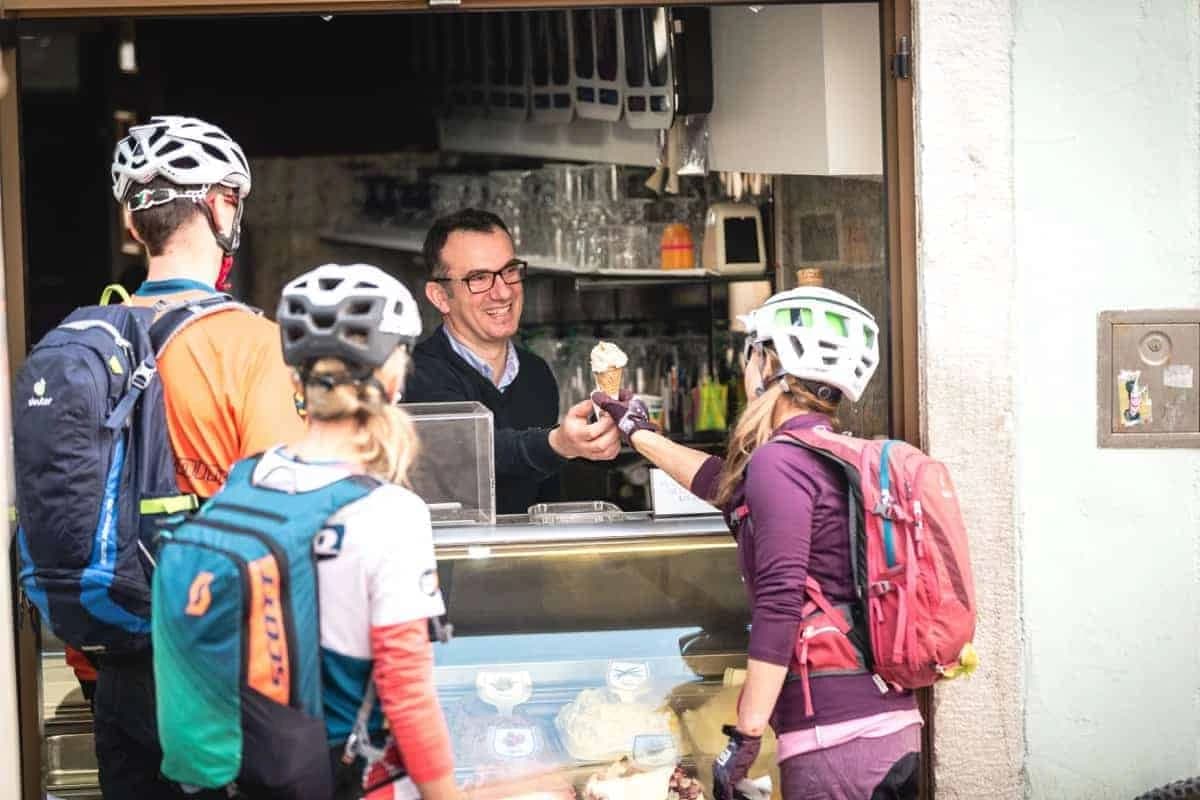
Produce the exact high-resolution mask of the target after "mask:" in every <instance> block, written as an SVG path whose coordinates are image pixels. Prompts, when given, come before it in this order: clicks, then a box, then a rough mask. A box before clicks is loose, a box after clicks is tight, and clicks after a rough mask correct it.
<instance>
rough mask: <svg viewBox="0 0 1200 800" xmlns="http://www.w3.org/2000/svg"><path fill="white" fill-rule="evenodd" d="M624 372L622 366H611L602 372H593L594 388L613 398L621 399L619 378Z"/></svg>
mask: <svg viewBox="0 0 1200 800" xmlns="http://www.w3.org/2000/svg"><path fill="white" fill-rule="evenodd" d="M624 372H625V369H624V368H623V367H613V368H612V369H606V370H604V372H593V373H592V375H594V376H595V378H596V388H598V389H599V390H600V391H602V392H604V393H605V394H606V395H608V396H609V397H611V398H612V399H613V400H620V399H621V378H622V376H623V374H624Z"/></svg>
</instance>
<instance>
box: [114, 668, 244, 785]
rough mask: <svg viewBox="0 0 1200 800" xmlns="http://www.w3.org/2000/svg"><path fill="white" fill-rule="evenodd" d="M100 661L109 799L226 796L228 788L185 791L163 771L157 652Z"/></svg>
mask: <svg viewBox="0 0 1200 800" xmlns="http://www.w3.org/2000/svg"><path fill="white" fill-rule="evenodd" d="M99 662H100V663H99V664H97V669H96V673H97V677H96V693H95V696H94V697H93V699H92V706H93V716H94V718H95V738H96V762H97V764H98V766H99V768H100V791H101V793H102V794H103V795H104V800H160V798H170V799H171V800H179V798H184V797H186V798H191V799H192V800H217V798H224V797H225V796H226V795H225V792H224V791H205V792H200V793H197V794H185V793H184V792H183V790H182V789H181V788H180V787H179V785H178V784H176V783H174V782H172V781H168V780H167V779H165V778H163V777H162V775H160V774H159V766H160V765H161V763H162V749H161V748H160V747H159V744H158V722H157V720H156V719H155V716H154V668H153V661H152V657H151V655H150V654H149V653H146V654H142V655H137V656H128V657H120V658H118V657H112V656H110V657H105V658H101V659H99Z"/></svg>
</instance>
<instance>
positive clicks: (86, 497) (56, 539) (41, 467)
mask: <svg viewBox="0 0 1200 800" xmlns="http://www.w3.org/2000/svg"><path fill="white" fill-rule="evenodd" d="M232 305H233V304H232V301H231V300H230V298H228V297H227V296H225V295H214V296H213V297H212V298H206V299H204V300H200V301H194V302H192V303H190V304H187V305H179V306H170V307H167V308H165V309H160V310H158V311H157V312H156V310H155V309H153V308H137V307H133V306H126V305H112V306H106V305H100V306H87V307H84V308H80V309H77V310H75V311H74V312H72V313H71V314H70V316H68V317H67V318H66V319H65V320H64V321H63V322H62V323H61V324H60V325H59V326H58V327H56V328H54V329H53V330H52V331H50V332H49V333H47V334H46V335H45V336H44V337H43V338H42V340H41V341H39V342H38V343H37V344H36V345H35V346H34V348H33V350H32V351H31V352H30V354H29V358H28V359H27V360H26V362H25V365H24V367H23V368H22V369H21V372H20V373H19V374H18V375H17V378H16V381H15V383H14V387H13V400H14V402H13V457H14V462H15V473H16V475H15V478H16V489H17V492H16V494H17V498H16V499H17V518H18V521H19V527H18V530H17V548H18V553H19V556H20V581H21V588H22V589H23V590H24V592H25V594H26V596H27V597H28V598H29V600H30V601H31V602H32V603H33V604H34V605H35V606H36V607H37V609H38V611H39V612H40V613H41V615H42V617H43V619H44V620H45V621H46V622H47V624H48V625H49V626H50V628H51V629H52V630H53V631H54V633H55V634H56V635H57V636H58V637H59V638H60V639H62V640H63V641H64V642H66V643H67V644H69V645H71V646H72V647H75V648H76V649H79V650H87V651H90V652H122V651H134V650H140V649H143V648H145V647H146V646H147V645H148V643H149V633H150V573H151V571H152V569H153V563H152V561H151V558H150V550H151V548H152V547H153V545H154V542H153V538H154V535H155V525H156V522H157V520H159V519H161V517H162V516H163V515H165V514H168V513H174V512H179V511H188V510H192V509H194V508H195V507H196V498H195V497H193V496H191V495H180V493H179V489H178V487H177V485H176V482H175V459H174V456H173V455H172V453H171V446H170V441H169V439H168V434H167V425H166V417H165V414H164V407H163V398H162V387H161V384H160V382H159V381H158V380H157V379H156V372H157V350H158V349H159V348H160V347H162V346H164V343H165V342H166V341H168V340H169V338H170V336H171V335H172V334H173V333H174V332H175V331H177V330H178V329H179V328H180V327H182V326H183V325H185V324H187V323H188V322H190V321H191V320H194V319H197V318H198V317H200V316H202V315H203V314H205V313H211V312H212V311H213V310H216V309H218V308H222V307H231V306H232ZM156 313H158V314H159V315H160V316H159V317H158V320H157V321H156V320H155V315H156Z"/></svg>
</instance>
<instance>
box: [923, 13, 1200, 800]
mask: <svg viewBox="0 0 1200 800" xmlns="http://www.w3.org/2000/svg"><path fill="white" fill-rule="evenodd" d="M916 5H917V8H916V46H917V50H916V52H917V74H916V77H917V84H916V86H917V100H916V102H917V115H918V123H917V128H918V146H917V152H918V192H919V195H920V201H919V226H920V230H919V236H920V240H919V247H920V255H919V264H920V269H921V284H920V290H921V303H922V337H923V338H922V349H923V352H922V356H923V358H922V363H923V364H924V373H923V376H922V377H923V382H924V385H923V400H924V415H925V420H926V427H927V430H926V434H927V442H928V444H929V445H930V447H931V448H932V450H933V452H934V453H935V454H936V455H938V456H940V457H942V458H944V459H946V460H947V461H948V462H950V464H951V466H952V468H953V469H954V471H955V475H956V477H957V480H958V482H959V489H960V493H961V495H962V500H963V505H964V508H965V509H966V511H967V514H968V524H969V525H970V526H971V529H972V532H973V543H974V549H973V556H974V558H975V562H976V564H975V566H976V572H977V575H978V577H979V587H978V590H979V600H980V626H979V637H978V640H979V644H980V645H981V647H980V649H981V653H982V655H983V658H984V662H983V668H982V670H981V672H980V674H978V675H977V676H976V677H975V678H974V679H972V680H971V681H970V682H967V683H964V684H959V685H955V684H951V685H949V686H946V687H945V688H943V689H940V690H939V691H938V693H937V696H936V698H937V699H936V704H937V716H936V736H935V750H934V757H935V769H936V777H937V781H938V796H939V797H943V798H944V797H989V798H991V797H1020V796H1022V795H1026V796H1030V797H1035V798H1055V799H1056V800H1057V799H1058V798H1089V799H1090V798H1109V797H1111V798H1127V797H1131V796H1133V795H1135V794H1136V793H1138V792H1139V791H1141V790H1144V789H1146V788H1148V787H1149V786H1152V785H1155V784H1159V783H1165V782H1167V781H1170V780H1173V779H1177V778H1180V777H1184V776H1189V775H1194V774H1200V647H1198V646H1197V642H1198V641H1200V454H1197V453H1196V452H1195V451H1174V452H1172V451H1133V450H1124V451H1120V450H1100V449H1098V448H1097V447H1096V442H1095V439H1096V434H1095V413H1096V412H1095V409H1096V372H1095V370H1096V314H1097V312H1099V311H1101V310H1103V309H1110V308H1111V309H1116V308H1136V307H1149V308H1153V307H1169V306H1189V305H1190V306H1195V305H1197V303H1200V269H1198V264H1200V157H1198V147H1197V146H1198V145H1200V119H1198V115H1197V97H1198V96H1200V95H1198V90H1200V67H1198V64H1200V21H1198V18H1197V9H1196V7H1195V5H1194V4H1188V3H1177V2H1174V0H1157V1H1156V0H1145V2H1137V0H1113V2H1107V3H1101V4H1097V3H1095V2H1090V1H1089V0H1074V1H1073V2H1072V1H1071V0H1039V2H1033V0H1019V2H1017V3H1015V4H1013V3H1008V2H992V1H991V0H969V1H968V2H964V1H963V0H922V2H920V3H918V4H916ZM1130 544H1136V546H1134V547H1130V546H1129V545H1130Z"/></svg>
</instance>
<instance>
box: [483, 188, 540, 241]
mask: <svg viewBox="0 0 1200 800" xmlns="http://www.w3.org/2000/svg"><path fill="white" fill-rule="evenodd" d="M529 175H530V173H529V171H528V170H520V169H510V170H494V171H493V172H490V173H488V180H487V187H488V198H489V200H490V210H491V212H492V213H493V214H495V215H496V216H498V217H500V219H502V220H504V224H505V225H507V226H508V232H509V234H510V235H511V236H512V241H513V248H514V249H515V250H516V251H517V252H518V253H528V252H530V249H529V245H530V243H531V233H532V228H534V227H535V225H533V224H532V220H531V219H530V218H529V217H530V215H529V211H528V205H527V191H528V190H527V186H526V183H527V182H528V181H529Z"/></svg>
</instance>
